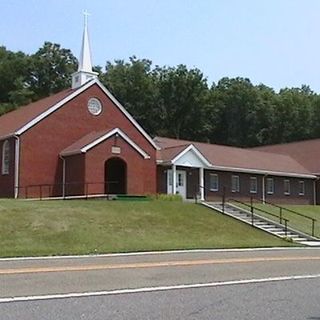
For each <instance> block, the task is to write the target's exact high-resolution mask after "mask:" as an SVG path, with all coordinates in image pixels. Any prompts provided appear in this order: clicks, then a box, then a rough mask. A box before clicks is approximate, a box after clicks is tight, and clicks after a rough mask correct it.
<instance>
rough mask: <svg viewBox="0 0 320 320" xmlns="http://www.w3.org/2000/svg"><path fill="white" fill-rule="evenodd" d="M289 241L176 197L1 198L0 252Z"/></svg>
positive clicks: (105, 250)
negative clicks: (163, 198)
mask: <svg viewBox="0 0 320 320" xmlns="http://www.w3.org/2000/svg"><path fill="white" fill-rule="evenodd" d="M290 245H292V244H290V243H288V242H285V241H283V240H281V239H278V238H276V237H273V236H270V235H268V234H266V233H264V232H261V231H258V230H256V229H254V228H252V227H250V226H247V225H245V224H242V223H240V222H238V221H235V220H233V219H231V218H228V217H225V216H223V215H221V214H218V213H214V211H212V210H210V209H207V208H205V207H203V206H201V205H196V204H188V203H182V202H179V201H163V200H152V201H146V202H133V201H126V202H121V201H105V200H87V201H86V200H72V201H70V200H69V201H61V200H60V201H53V200H51V201H23V200H0V256H1V257H9V256H36V255H58V254H63V255H64V254H90V253H108V252H128V251H147V250H168V249H191V248H240V247H241V248H242V247H268V246H290Z"/></svg>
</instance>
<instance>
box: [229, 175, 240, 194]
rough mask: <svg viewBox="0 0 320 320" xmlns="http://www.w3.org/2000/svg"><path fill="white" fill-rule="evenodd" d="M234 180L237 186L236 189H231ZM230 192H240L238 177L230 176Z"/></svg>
mask: <svg viewBox="0 0 320 320" xmlns="http://www.w3.org/2000/svg"><path fill="white" fill-rule="evenodd" d="M234 178H236V180H237V181H238V183H237V185H236V189H233V179H234ZM231 192H234V193H235V192H240V178H239V176H236V175H232V176H231Z"/></svg>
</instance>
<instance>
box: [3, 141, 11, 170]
mask: <svg viewBox="0 0 320 320" xmlns="http://www.w3.org/2000/svg"><path fill="white" fill-rule="evenodd" d="M9 166H10V145H9V141H8V140H6V141H5V142H4V143H3V145H2V161H1V173H2V174H9Z"/></svg>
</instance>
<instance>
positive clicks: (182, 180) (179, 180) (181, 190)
mask: <svg viewBox="0 0 320 320" xmlns="http://www.w3.org/2000/svg"><path fill="white" fill-rule="evenodd" d="M167 193H168V194H173V175H172V170H168V171H167ZM176 194H180V195H181V197H182V198H183V199H185V198H186V196H187V175H186V171H183V170H176Z"/></svg>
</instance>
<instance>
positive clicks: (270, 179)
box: [267, 178, 274, 194]
mask: <svg viewBox="0 0 320 320" xmlns="http://www.w3.org/2000/svg"><path fill="white" fill-rule="evenodd" d="M269 182H271V183H272V184H271V185H272V191H269ZM267 194H274V180H273V178H267Z"/></svg>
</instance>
